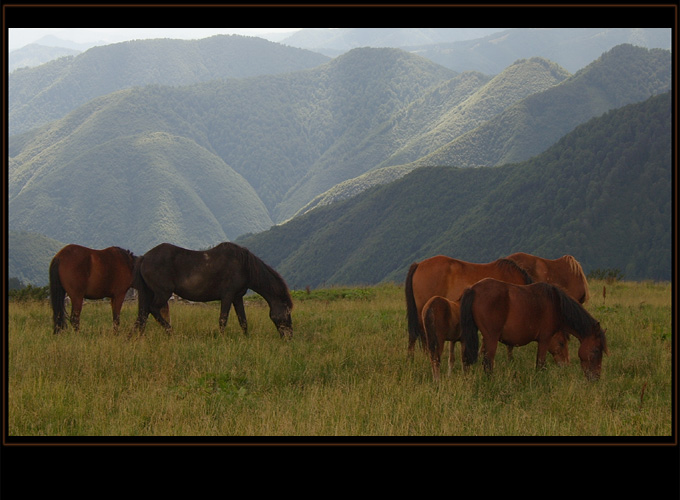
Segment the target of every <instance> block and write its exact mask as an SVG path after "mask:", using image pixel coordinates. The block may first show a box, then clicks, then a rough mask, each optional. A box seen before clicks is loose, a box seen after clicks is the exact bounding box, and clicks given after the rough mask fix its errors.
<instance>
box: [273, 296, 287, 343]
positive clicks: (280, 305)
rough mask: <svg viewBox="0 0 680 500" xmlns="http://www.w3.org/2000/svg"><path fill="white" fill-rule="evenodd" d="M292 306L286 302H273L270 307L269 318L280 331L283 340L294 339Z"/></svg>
mask: <svg viewBox="0 0 680 500" xmlns="http://www.w3.org/2000/svg"><path fill="white" fill-rule="evenodd" d="M291 310H292V306H291V305H290V304H287V303H286V302H284V301H272V302H271V303H270V306H269V318H270V319H271V320H272V322H273V323H274V326H276V329H277V330H278V331H279V335H280V336H281V338H285V339H291V338H293V318H292V316H291Z"/></svg>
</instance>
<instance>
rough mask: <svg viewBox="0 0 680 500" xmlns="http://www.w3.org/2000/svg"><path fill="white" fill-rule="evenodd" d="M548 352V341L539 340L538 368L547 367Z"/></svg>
mask: <svg viewBox="0 0 680 500" xmlns="http://www.w3.org/2000/svg"><path fill="white" fill-rule="evenodd" d="M547 354H548V342H545V341H543V340H539V341H538V351H537V352H536V370H542V369H543V368H545V357H546V355H547Z"/></svg>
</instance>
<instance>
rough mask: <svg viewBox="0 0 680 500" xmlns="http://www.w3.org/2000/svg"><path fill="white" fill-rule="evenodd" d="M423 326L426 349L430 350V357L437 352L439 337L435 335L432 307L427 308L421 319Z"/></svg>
mask: <svg viewBox="0 0 680 500" xmlns="http://www.w3.org/2000/svg"><path fill="white" fill-rule="evenodd" d="M423 326H424V327H425V331H424V334H425V340H426V342H427V347H428V349H429V350H430V355H432V353H435V352H437V349H438V347H439V336H438V335H437V318H436V317H435V312H434V307H428V308H427V312H426V313H425V316H424V317H423Z"/></svg>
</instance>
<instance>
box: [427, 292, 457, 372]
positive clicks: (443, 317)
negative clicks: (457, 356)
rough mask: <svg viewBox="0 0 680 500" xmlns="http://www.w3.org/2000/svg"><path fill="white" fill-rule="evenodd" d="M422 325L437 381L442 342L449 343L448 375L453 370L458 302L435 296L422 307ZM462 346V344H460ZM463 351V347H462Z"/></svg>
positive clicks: (442, 348)
mask: <svg viewBox="0 0 680 500" xmlns="http://www.w3.org/2000/svg"><path fill="white" fill-rule="evenodd" d="M422 315H423V317H422V324H423V330H424V333H425V347H426V349H427V350H428V352H429V354H430V363H431V364H432V376H433V377H434V380H435V381H438V380H439V372H440V370H439V367H440V365H441V359H442V352H443V351H444V342H445V341H447V340H448V341H449V342H451V352H450V354H449V374H451V371H452V370H453V362H454V357H453V346H454V345H455V343H456V342H458V341H460V340H461V339H460V302H458V301H455V302H454V301H451V300H449V299H447V298H446V297H441V296H439V295H436V296H434V297H432V298H431V299H430V300H428V301H427V302H426V303H425V305H424V306H423V314H422ZM461 345H462V344H461ZM462 349H463V350H465V346H464V345H462Z"/></svg>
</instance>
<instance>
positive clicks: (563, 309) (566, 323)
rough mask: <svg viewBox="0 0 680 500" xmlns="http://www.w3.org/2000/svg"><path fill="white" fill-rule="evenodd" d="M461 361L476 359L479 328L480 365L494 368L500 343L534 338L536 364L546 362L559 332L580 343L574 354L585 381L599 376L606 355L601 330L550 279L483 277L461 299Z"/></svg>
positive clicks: (471, 361)
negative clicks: (512, 280)
mask: <svg viewBox="0 0 680 500" xmlns="http://www.w3.org/2000/svg"><path fill="white" fill-rule="evenodd" d="M460 322H461V339H462V342H463V344H464V345H465V350H464V352H463V363H464V364H467V365H470V364H472V363H474V362H476V361H477V356H478V352H477V351H478V349H477V347H478V345H479V344H478V342H479V339H478V337H477V330H478V329H479V330H480V331H481V332H482V352H483V355H484V369H485V371H486V372H487V373H492V372H493V360H494V356H495V354H496V347H497V345H498V342H499V341H500V342H502V343H504V344H507V345H513V346H522V345H526V344H528V343H529V342H532V341H535V342H538V353H537V355H536V367H537V368H542V367H543V366H545V356H546V352H547V350H548V348H549V346H550V341H551V340H552V339H553V338H554V336H555V335H556V334H558V332H564V333H566V334H571V335H573V336H574V337H576V338H577V339H579V342H580V343H581V345H580V347H579V350H578V356H579V358H580V359H581V368H582V369H583V372H584V374H585V376H586V378H588V379H589V380H597V379H599V378H600V371H601V369H602V354H603V353H605V354H608V351H607V340H606V337H605V331H603V330H602V328H601V327H600V323H599V322H598V321H597V320H596V319H595V318H593V317H592V316H591V315H590V314H589V313H588V311H586V309H585V308H584V307H583V306H582V305H581V304H579V303H578V302H577V301H576V300H574V299H572V298H571V297H570V296H569V295H568V294H567V293H566V292H565V291H564V290H563V289H562V288H560V287H558V286H554V285H550V284H548V283H534V284H531V285H513V284H510V283H505V282H502V281H498V280H494V279H484V280H482V281H480V282H478V283H475V284H474V285H473V286H471V287H470V288H468V289H467V290H466V291H465V293H464V294H463V297H462V298H461V300H460Z"/></svg>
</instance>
